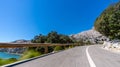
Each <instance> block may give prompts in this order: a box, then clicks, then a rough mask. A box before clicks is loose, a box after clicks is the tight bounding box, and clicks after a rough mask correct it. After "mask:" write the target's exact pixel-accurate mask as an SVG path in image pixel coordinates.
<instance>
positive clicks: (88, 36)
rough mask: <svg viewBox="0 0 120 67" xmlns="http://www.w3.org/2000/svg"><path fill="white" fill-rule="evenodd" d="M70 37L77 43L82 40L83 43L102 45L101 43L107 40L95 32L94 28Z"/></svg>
mask: <svg viewBox="0 0 120 67" xmlns="http://www.w3.org/2000/svg"><path fill="white" fill-rule="evenodd" d="M70 37H71V38H72V39H74V40H77V41H79V40H83V41H84V42H88V41H90V42H91V43H93V44H96V43H102V42H103V41H106V40H109V39H108V38H107V37H105V36H103V35H102V34H100V33H99V32H97V31H96V30H95V29H94V28H92V29H90V30H87V31H83V32H80V33H78V34H73V35H70Z"/></svg>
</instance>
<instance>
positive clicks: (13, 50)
mask: <svg viewBox="0 0 120 67" xmlns="http://www.w3.org/2000/svg"><path fill="white" fill-rule="evenodd" d="M10 43H31V41H30V40H24V39H20V40H15V41H12V42H10ZM25 50H26V48H24V47H23V48H0V52H8V53H16V54H22V53H23V52H24V51H25Z"/></svg>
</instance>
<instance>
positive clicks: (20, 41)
mask: <svg viewBox="0 0 120 67" xmlns="http://www.w3.org/2000/svg"><path fill="white" fill-rule="evenodd" d="M11 43H31V41H30V40H24V39H20V40H15V41H12V42H11Z"/></svg>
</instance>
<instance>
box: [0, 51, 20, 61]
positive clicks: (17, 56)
mask: <svg viewBox="0 0 120 67" xmlns="http://www.w3.org/2000/svg"><path fill="white" fill-rule="evenodd" d="M0 58H2V59H9V58H16V59H18V58H20V55H17V54H10V53H5V52H0Z"/></svg>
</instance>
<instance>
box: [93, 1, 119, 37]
mask: <svg viewBox="0 0 120 67" xmlns="http://www.w3.org/2000/svg"><path fill="white" fill-rule="evenodd" d="M94 26H95V30H97V31H98V32H100V33H101V34H103V35H105V36H107V37H109V38H110V39H120V2H118V3H115V4H112V5H110V6H109V7H108V8H107V9H105V10H104V11H103V13H102V14H101V15H100V16H99V17H98V18H97V19H96V21H95V24H94Z"/></svg>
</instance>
